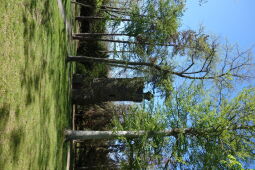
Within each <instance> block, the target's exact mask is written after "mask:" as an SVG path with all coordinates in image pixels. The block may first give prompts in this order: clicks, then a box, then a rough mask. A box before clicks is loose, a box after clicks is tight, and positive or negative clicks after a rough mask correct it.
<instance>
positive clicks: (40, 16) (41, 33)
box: [0, 0, 73, 170]
mask: <svg viewBox="0 0 255 170" xmlns="http://www.w3.org/2000/svg"><path fill="white" fill-rule="evenodd" d="M64 5H66V7H68V8H69V6H70V2H68V1H66V2H64ZM0 11H1V13H0V18H1V19H0V47H1V50H0V57H1V59H0V131H1V135H0V157H1V159H0V167H1V168H0V169H61V170H62V169H64V168H65V166H66V144H65V143H64V138H63V134H62V132H63V129H64V128H67V127H69V117H70V116H69V115H70V104H69V103H70V102H69V92H68V91H69V89H68V88H69V79H68V77H69V76H70V71H71V70H72V69H71V66H70V65H68V64H66V63H65V57H66V56H67V47H68V45H67V36H66V31H65V27H64V23H63V19H62V18H61V15H60V13H59V9H58V6H57V0H20V1H15V0H3V1H1V5H0ZM67 11H68V12H70V11H69V10H67ZM70 49H73V48H70Z"/></svg>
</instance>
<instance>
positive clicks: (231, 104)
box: [66, 87, 255, 169]
mask: <svg viewBox="0 0 255 170" xmlns="http://www.w3.org/2000/svg"><path fill="white" fill-rule="evenodd" d="M191 89H192V90H191ZM203 96H204V97H203ZM254 111H255V89H247V90H244V91H243V92H242V93H240V94H239V95H238V96H237V97H235V98H234V99H232V100H229V101H227V100H224V102H222V104H221V105H218V103H217V102H215V101H214V100H212V99H211V98H210V97H209V96H207V95H206V93H205V92H203V91H202V90H200V89H199V88H190V87H189V88H185V89H182V90H180V91H177V92H175V94H173V96H172V99H171V100H167V101H166V102H165V106H161V107H157V109H156V110H155V109H152V110H151V111H148V109H147V110H146V111H145V110H140V109H137V108H134V109H133V110H130V112H129V113H127V114H124V115H122V117H121V118H120V119H115V125H116V129H114V130H113V131H112V132H93V131H91V132H86V131H85V132H80V131H79V132H75V131H66V135H67V138H69V139H102V138H107V139H114V138H117V139H119V140H120V141H119V142H124V143H126V144H125V146H126V147H127V148H126V152H125V155H126V156H123V159H124V162H125V163H127V164H125V166H128V167H129V168H134V167H136V168H145V167H147V166H152V165H153V166H154V167H161V168H164V167H165V168H166V169H168V168H177V167H179V168H185V167H186V168H187V167H188V168H194V169H199V168H209V169H210V168H216V169H222V168H226V167H227V166H232V165H230V163H229V161H230V160H231V161H232V162H233V161H235V162H236V164H235V166H239V165H240V164H238V161H247V160H249V159H253V158H254V156H255V155H254V147H255V146H254V137H255V115H254ZM166 136H168V137H166Z"/></svg>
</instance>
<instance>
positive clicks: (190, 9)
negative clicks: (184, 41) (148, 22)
mask: <svg viewBox="0 0 255 170" xmlns="http://www.w3.org/2000/svg"><path fill="white" fill-rule="evenodd" d="M198 1H199V0H187V6H186V11H185V13H184V16H183V17H182V28H186V29H198V28H199V26H200V25H203V26H204V27H205V32H206V33H209V34H214V35H218V36H220V37H221V39H223V40H224V39H227V40H228V41H229V42H230V43H232V44H235V43H237V44H239V46H240V48H241V49H242V50H245V49H248V48H251V47H252V46H254V47H255V0H208V1H207V3H205V4H203V5H202V6H200V5H199V3H198ZM252 51H253V54H255V49H253V50H252ZM253 58H254V60H255V57H254V56H253ZM254 75H255V73H254ZM250 83H251V85H253V86H254V85H255V82H254V80H252V81H250ZM247 168H252V169H253V168H255V162H253V163H250V164H249V165H248V167H247Z"/></svg>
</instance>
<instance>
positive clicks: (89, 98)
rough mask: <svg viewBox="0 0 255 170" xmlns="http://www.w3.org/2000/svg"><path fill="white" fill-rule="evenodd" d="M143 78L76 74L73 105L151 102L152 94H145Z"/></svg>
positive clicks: (74, 77)
mask: <svg viewBox="0 0 255 170" xmlns="http://www.w3.org/2000/svg"><path fill="white" fill-rule="evenodd" d="M143 89H144V79H143V78H95V79H92V80H91V79H90V80H89V79H87V78H86V76H84V75H81V74H76V75H74V76H73V89H72V100H73V103H75V104H79V105H84V104H92V103H98V102H106V101H134V102H141V101H142V100H143V99H147V100H150V99H151V97H152V94H151V93H149V92H147V93H143Z"/></svg>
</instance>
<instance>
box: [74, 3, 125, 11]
mask: <svg viewBox="0 0 255 170" xmlns="http://www.w3.org/2000/svg"><path fill="white" fill-rule="evenodd" d="M71 2H72V3H74V4H77V5H81V6H84V7H87V8H95V7H94V6H91V5H87V4H84V3H81V2H76V1H71ZM107 8H108V9H113V10H117V11H125V10H129V8H118V7H111V6H106V5H102V6H101V9H107Z"/></svg>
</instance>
